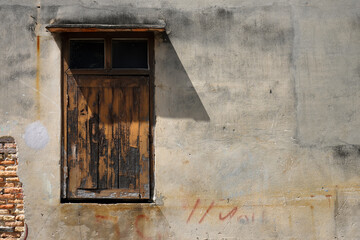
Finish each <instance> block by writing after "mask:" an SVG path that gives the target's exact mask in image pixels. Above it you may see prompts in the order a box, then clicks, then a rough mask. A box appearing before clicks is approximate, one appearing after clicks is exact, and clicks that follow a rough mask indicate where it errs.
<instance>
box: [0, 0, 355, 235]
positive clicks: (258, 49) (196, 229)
mask: <svg viewBox="0 0 360 240" xmlns="http://www.w3.org/2000/svg"><path fill="white" fill-rule="evenodd" d="M359 10H360V2H359V1H357V0H345V1H316V2H312V1H300V0H298V1H296V0H293V1H280V0H279V1H262V0H256V1H254V0H252V1H250V0H249V1H246V0H244V1H215V0H210V1H205V0H204V1H188V0H183V1H176V2H173V1H149V0H148V1H143V0H138V1H121V3H119V2H118V1H110V0H106V1H85V0H83V1H67V0H66V1H53V0H46V1H40V0H38V1H20V0H15V1H11V2H9V1H0V18H1V22H0V31H1V36H2V37H1V41H0V56H1V57H0V66H1V71H0V116H1V118H0V136H12V137H14V138H15V140H16V142H17V145H18V152H19V176H20V180H21V181H22V182H23V185H24V196H25V220H26V223H27V225H28V229H29V230H28V231H29V232H28V234H29V236H28V239H37V240H38V239H197V238H198V239H335V238H336V239H359V238H360V230H359V229H360V228H359V226H358V225H359V214H358V213H359V211H360V210H359V209H360V208H359V204H360V193H359V190H360V188H359V180H360V172H359V170H360V163H359V162H360V161H359V156H360V151H359V149H360V134H359V127H360V111H359V103H360V84H359V82H360V14H359V13H360V11H359ZM159 21H160V22H161V21H164V22H165V23H166V34H161V33H157V34H156V39H155V60H156V66H155V69H156V70H155V85H156V87H155V115H156V125H155V143H154V146H155V196H154V202H155V203H154V204H106V205H105V204H80V203H72V204H69V203H68V204H61V203H60V156H61V154H60V153H61V152H60V151H61V148H60V142H61V139H60V138H61V132H60V129H61V93H60V91H61V69H60V67H61V65H60V60H61V59H60V56H61V55H60V54H61V52H60V44H61V42H60V40H59V36H57V35H54V34H53V35H52V34H51V33H49V32H47V31H46V29H45V27H46V26H47V25H48V24H53V23H86V24H128V23H147V24H149V23H156V22H159ZM37 41H40V42H39V50H37ZM45 132H46V134H47V135H46V134H45ZM39 134H43V135H41V136H47V137H48V141H46V142H39V141H38V140H36V137H39ZM44 134H45V135H44ZM32 137H33V138H34V139H33V140H34V141H37V142H36V144H35V143H34V144H31V140H32V139H31V138H32ZM29 142H30V144H29ZM39 144H41V147H34V146H40V145H39ZM194 206H196V209H195V208H194ZM193 209H195V210H194V211H193ZM227 214H229V215H227ZM225 216H227V218H224V217H225Z"/></svg>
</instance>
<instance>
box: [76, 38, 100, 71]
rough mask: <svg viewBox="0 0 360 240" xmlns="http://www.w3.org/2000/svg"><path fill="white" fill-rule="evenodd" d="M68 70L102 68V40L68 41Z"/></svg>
mask: <svg viewBox="0 0 360 240" xmlns="http://www.w3.org/2000/svg"><path fill="white" fill-rule="evenodd" d="M70 68H73V69H76V68H104V40H70Z"/></svg>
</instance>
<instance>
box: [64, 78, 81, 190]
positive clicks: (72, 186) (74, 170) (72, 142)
mask: <svg viewBox="0 0 360 240" xmlns="http://www.w3.org/2000/svg"><path fill="white" fill-rule="evenodd" d="M67 79H68V81H67V86H68V91H67V93H68V95H67V96H68V105H67V160H68V164H67V165H68V169H69V178H68V191H69V192H68V194H69V197H74V196H75V194H76V193H75V190H76V188H77V187H78V179H79V173H80V168H79V163H78V160H77V132H78V129H77V128H78V122H77V121H78V109H77V94H76V93H77V87H76V82H75V79H74V77H68V78H67Z"/></svg>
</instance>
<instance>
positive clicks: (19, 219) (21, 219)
mask: <svg viewBox="0 0 360 240" xmlns="http://www.w3.org/2000/svg"><path fill="white" fill-rule="evenodd" d="M24 219H25V216H24V215H17V216H16V220H18V221H24Z"/></svg>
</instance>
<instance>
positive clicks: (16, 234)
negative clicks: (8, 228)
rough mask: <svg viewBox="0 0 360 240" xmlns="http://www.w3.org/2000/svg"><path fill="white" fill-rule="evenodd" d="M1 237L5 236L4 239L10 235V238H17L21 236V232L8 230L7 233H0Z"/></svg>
mask: <svg viewBox="0 0 360 240" xmlns="http://www.w3.org/2000/svg"><path fill="white" fill-rule="evenodd" d="M0 236H1V237H2V238H5V239H8V238H6V237H10V238H13V237H15V238H19V237H21V233H19V232H12V233H11V232H9V233H1V235H0Z"/></svg>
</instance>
